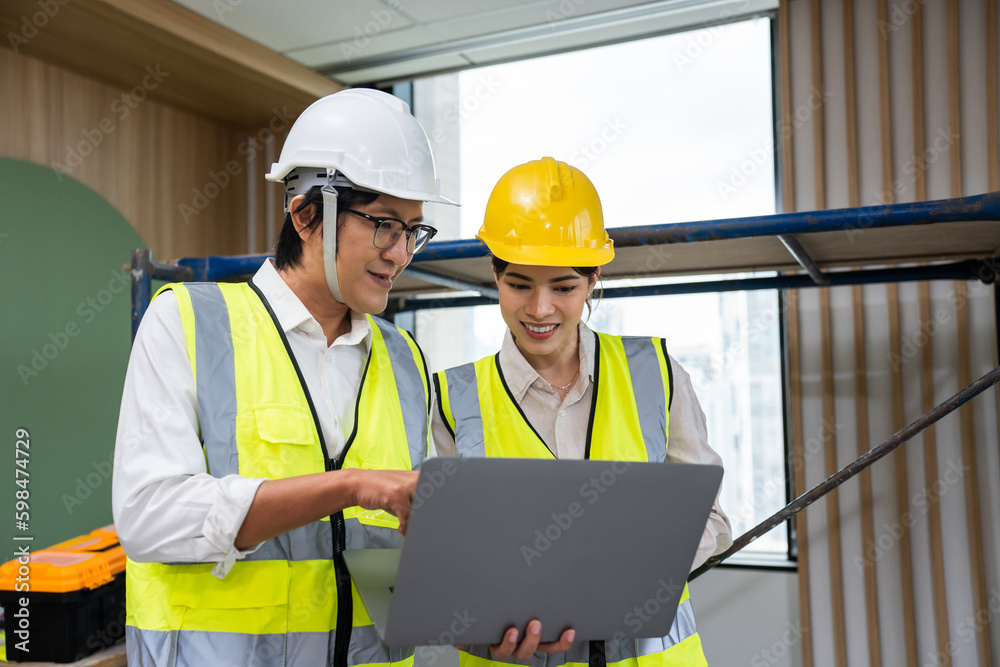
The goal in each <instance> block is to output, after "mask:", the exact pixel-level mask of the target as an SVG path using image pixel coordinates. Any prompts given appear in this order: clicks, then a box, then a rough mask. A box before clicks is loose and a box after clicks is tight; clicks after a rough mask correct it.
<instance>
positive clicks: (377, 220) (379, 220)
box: [344, 208, 438, 255]
mask: <svg viewBox="0 0 1000 667" xmlns="http://www.w3.org/2000/svg"><path fill="white" fill-rule="evenodd" d="M344 212H345V213H353V214H354V215H356V216H358V217H361V218H364V219H365V220H367V221H368V222H371V223H373V224H374V225H375V232H374V233H373V234H372V245H373V246H375V247H376V248H378V249H379V250H386V249H388V248H391V247H392V246H394V245H396V243H397V242H398V241H399V236H395V237H393V238H392V240H391V241H390V242H389V245H386V246H380V245H379V244H378V243H376V242H375V239H376V238H377V237H378V232H379V230H380V229H381V228H382V225H384V224H386V223H393V222H398V223H399V224H400V225H402V226H403V231H401V232H399V233H400V234H406V252H407V253H408V254H410V255H416V254H417V253H418V252H420V251H421V250H423V249H424V248H425V247H426V246H427V244H428V243H429V242H430V240H431V239H432V238H434V236H435V235H436V234H437V232H438V230H437V228H436V227H432V226H431V225H424V224H417V225H410V226H407V224H406V223H405V222H403V221H402V220H400V219H399V218H390V217H378V216H375V215H371V214H369V213H365V212H364V211H358V210H356V209H353V208H345V209H344ZM421 230H423V231H426V232H427V238H426V240H424V241H423V243H421V244H420V247H419V248H417V247H416V243H417V242H416V241H415V240H414V237H413V234H414V233H415V232H417V231H421ZM411 245H412V246H414V247H413V249H411V248H410V246H411Z"/></svg>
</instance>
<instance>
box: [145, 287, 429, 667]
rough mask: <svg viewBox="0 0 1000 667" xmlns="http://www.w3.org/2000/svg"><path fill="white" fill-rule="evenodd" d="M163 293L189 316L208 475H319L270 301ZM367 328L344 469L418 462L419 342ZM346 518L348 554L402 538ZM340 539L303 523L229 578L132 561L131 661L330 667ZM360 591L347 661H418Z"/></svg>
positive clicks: (423, 429)
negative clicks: (385, 630)
mask: <svg viewBox="0 0 1000 667" xmlns="http://www.w3.org/2000/svg"><path fill="white" fill-rule="evenodd" d="M164 289H172V290H174V292H175V294H176V296H177V301H178V305H179V308H180V313H181V321H182V324H183V325H184V331H185V338H186V341H187V346H188V355H189V358H190V359H191V361H192V371H193V374H194V377H195V384H196V390H197V401H198V413H199V425H200V428H201V435H202V439H203V443H204V448H205V457H206V462H207V464H208V470H209V472H210V473H211V474H212V475H213V476H216V477H224V476H226V475H231V474H240V475H242V476H244V477H257V478H260V477H264V478H268V479H279V478H283V477H289V476H294V475H302V474H308V473H314V472H323V471H324V470H325V469H326V464H325V462H324V455H323V446H322V444H321V437H320V433H319V432H318V430H317V428H316V424H315V420H314V417H313V413H312V410H311V407H310V405H309V401H308V399H307V395H306V393H305V391H304V390H303V387H302V384H301V382H300V378H299V375H298V374H297V371H296V369H295V366H294V364H293V362H292V360H291V359H290V358H289V356H288V352H287V350H286V348H285V342H284V340H283V333H282V332H280V331H278V330H277V328H276V327H275V324H274V321H273V320H272V318H271V315H270V313H269V312H268V309H267V307H266V306H265V304H264V303H262V302H261V299H260V297H258V296H257V295H256V294H255V293H254V291H253V289H252V288H251V287H250V286H249V285H246V284H223V285H217V284H208V283H193V284H188V285H170V286H167V287H166V288H164ZM161 291H162V290H161ZM369 323H370V325H371V328H372V343H371V352H370V354H369V358H368V363H367V365H366V366H365V371H364V377H363V379H362V384H361V388H360V390H359V394H358V399H357V401H358V417H357V419H356V423H355V427H354V430H353V433H352V434H351V436H350V438H349V440H348V442H347V443H346V445H345V451H344V453H343V454H342V458H343V461H342V462H341V464H340V466H339V467H341V468H371V469H397V470H409V469H414V468H418V467H419V465H420V463H421V462H422V460H423V458H424V457H425V456H426V454H427V447H428V437H427V413H428V409H429V404H430V401H429V397H430V394H429V387H428V379H427V374H426V368H425V364H424V360H423V356H422V354H421V353H420V350H419V348H418V347H417V346H416V344H415V343H414V342H413V341H412V339H411V338H410V337H409V335H407V334H405V333H404V332H401V331H400V330H398V329H396V328H395V327H394V326H392V325H391V324H389V323H387V322H384V321H382V320H379V319H376V318H373V317H369ZM362 410H364V411H366V412H365V413H364V414H361V411H362ZM344 519H345V521H344V524H345V532H346V535H345V537H346V547H347V548H376V547H385V546H399V545H400V544H401V536H400V535H399V533H398V531H396V530H395V527H396V526H398V521H397V520H396V519H395V517H392V516H391V515H389V514H387V513H385V512H371V511H368V510H364V509H361V508H356V507H352V508H347V509H345V510H344ZM333 537H334V536H333V530H332V526H331V521H330V520H329V519H324V520H322V521H317V522H314V523H311V524H308V525H306V526H302V527H300V528H297V529H295V530H293V531H290V532H288V533H285V534H284V535H279V536H278V537H276V538H274V539H271V540H268V541H267V542H265V543H264V544H263V545H262V546H261V547H260V548H259V549H258V550H257V551H255V552H254V553H253V554H250V555H248V556H247V557H246V558H245V559H243V560H241V561H237V562H236V563H235V564H234V565H233V568H232V569H231V571H230V572H229V574H228V575H227V576H226V577H225V578H224V579H222V580H220V579H217V578H216V577H214V576H213V575H212V574H211V569H212V567H213V564H190V565H185V564H159V563H134V562H132V561H129V563H128V568H127V575H126V576H127V587H126V597H127V601H128V602H127V608H128V621H127V624H128V626H129V627H128V654H129V664H130V665H131V664H135V665H186V664H191V665H202V664H240V665H243V664H261V665H321V664H328V663H329V662H330V660H331V657H332V656H333V655H334V652H333V650H334V641H335V632H334V630H335V627H336V621H337V607H338V605H337V592H336V591H337V581H336V571H335V566H334V564H333V561H332V560H331V559H332V557H333V553H334V551H333V549H334V547H333V541H334V540H333ZM352 592H353V593H354V595H353V597H354V598H355V599H354V600H353V604H352V607H351V611H352V616H353V617H352V618H351V621H352V623H351V625H352V631H351V633H350V643H349V646H348V650H347V665H348V666H349V667H358V666H361V665H385V664H387V663H389V662H397V661H403V662H406V663H410V662H412V650H411V651H409V652H407V651H387V649H386V648H385V647H383V646H382V644H381V642H380V641H379V640H378V637H377V634H376V633H375V631H374V628H373V627H372V625H371V619H369V618H368V615H367V613H366V612H365V608H364V606H363V605H362V604H361V602H360V600H358V599H357V593H356V591H352ZM279 648H280V649H281V650H280V651H278V650H277V649H279ZM241 655H242V656H246V660H244V659H243V658H242V657H240V656H241ZM331 664H332V663H331Z"/></svg>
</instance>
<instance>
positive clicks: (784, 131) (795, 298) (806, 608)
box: [778, 0, 813, 667]
mask: <svg viewBox="0 0 1000 667" xmlns="http://www.w3.org/2000/svg"><path fill="white" fill-rule="evenodd" d="M790 1H791V0H779V3H778V57H779V58H780V63H779V73H780V77H781V121H782V122H781V123H780V125H779V128H780V132H781V135H780V139H781V166H782V169H781V179H782V189H783V204H784V209H785V211H786V212H792V211H794V210H796V209H795V168H794V162H793V157H792V156H793V155H794V153H793V152H792V141H793V132H792V131H791V128H792V120H793V118H792V40H791V35H790V32H789V24H790V23H791V19H790V17H789V15H788V3H789V2H790ZM784 298H785V299H786V300H787V301H786V302H787V306H788V309H787V311H786V312H787V315H786V319H787V322H788V393H789V411H790V413H791V431H792V484H793V485H794V489H795V491H794V494H793V495H798V494H800V493H804V492H805V490H806V471H805V465H806V460H805V444H804V443H805V439H804V436H803V429H802V369H801V363H800V361H799V359H800V356H801V354H802V348H801V344H800V341H799V306H798V304H799V293H798V290H786V291H785V295H784ZM808 530H809V529H808V523H807V519H806V512H804V511H803V512H799V513H798V514H796V515H795V542H796V545H795V546H796V555H797V559H798V568H797V570H798V572H797V575H798V585H799V627H800V628H801V630H802V642H801V644H802V667H812V665H813V641H812V609H811V607H810V605H811V604H812V603H811V596H810V594H809V532H808Z"/></svg>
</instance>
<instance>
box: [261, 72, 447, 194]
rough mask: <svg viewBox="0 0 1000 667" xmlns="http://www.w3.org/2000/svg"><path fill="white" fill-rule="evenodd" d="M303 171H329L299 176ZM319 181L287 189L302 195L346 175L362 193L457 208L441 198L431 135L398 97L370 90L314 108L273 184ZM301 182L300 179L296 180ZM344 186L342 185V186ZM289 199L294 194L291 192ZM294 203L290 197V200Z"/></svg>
mask: <svg viewBox="0 0 1000 667" xmlns="http://www.w3.org/2000/svg"><path fill="white" fill-rule="evenodd" d="M300 167H310V168H318V169H319V170H323V169H325V170H326V173H325V174H323V176H324V177H320V173H322V172H320V173H317V172H315V171H312V170H311V169H310V170H301V169H299V170H298V171H296V173H295V174H292V172H293V171H295V170H296V169H298V168H300ZM306 172H308V173H310V175H311V176H315V178H316V180H315V182H312V181H313V179H312V178H310V179H309V180H310V183H308V184H307V183H305V182H299V183H294V184H292V183H286V190H287V187H288V186H289V185H291V186H292V187H295V186H298V187H295V191H294V193H295V194H302V193H304V192H305V190H308V187H303V186H309V185H320V184H325V183H326V182H327V177H328V178H331V179H332V178H334V177H336V175H337V174H338V173H339V174H342V175H343V177H345V178H346V179H347V180H348V181H350V183H351V184H353V185H354V186H356V187H357V188H359V189H362V190H371V191H374V192H378V193H382V194H388V195H393V196H395V197H399V198H401V199H411V200H415V201H426V202H436V203H441V204H453V205H454V204H456V202H454V201H452V200H450V199H447V198H446V197H442V196H441V182H440V181H439V180H438V179H437V174H436V172H435V169H434V154H433V152H432V151H431V145H430V141H429V140H428V139H427V133H426V132H424V128H422V127H421V126H420V123H418V122H417V119H416V118H414V117H413V115H412V114H410V107H409V106H408V105H407V104H406V102H404V101H402V100H401V99H399V98H398V97H394V96H392V95H389V94H388V93H383V92H381V91H378V90H371V89H366V88H357V89H348V90H342V91H340V92H339V93H334V94H333V95H327V96H326V97H324V98H322V99H319V100H317V101H316V102H313V103H312V104H311V105H310V106H309V108H308V109H306V110H305V111H303V112H302V115H300V116H299V117H298V119H297V120H296V121H295V124H294V125H292V129H291V130H289V132H288V137H287V138H286V139H285V144H284V146H282V148H281V157H280V158H279V159H278V162H276V163H274V164H273V165H271V172H270V173H269V174H267V177H266V178H267V180H269V181H279V182H283V181H285V179H286V177H288V176H289V175H290V174H291V175H292V176H293V177H294V176H296V175H298V176H300V177H303V176H305V173H306ZM296 180H299V179H296ZM338 184H339V183H338ZM286 194H292V193H291V192H286ZM286 199H290V197H286Z"/></svg>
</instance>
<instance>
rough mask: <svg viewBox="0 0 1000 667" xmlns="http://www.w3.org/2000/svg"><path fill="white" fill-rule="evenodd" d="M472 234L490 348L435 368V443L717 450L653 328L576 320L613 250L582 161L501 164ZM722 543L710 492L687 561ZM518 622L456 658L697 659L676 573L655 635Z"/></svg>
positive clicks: (640, 662) (725, 528)
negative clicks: (499, 339) (489, 276)
mask: <svg viewBox="0 0 1000 667" xmlns="http://www.w3.org/2000/svg"><path fill="white" fill-rule="evenodd" d="M477 237H478V238H479V239H480V240H481V241H483V242H484V243H486V245H487V246H488V247H489V249H490V251H491V253H492V255H493V258H492V261H493V273H494V279H495V280H496V283H497V289H498V292H499V301H500V312H501V313H502V315H503V319H504V322H505V323H506V324H507V328H508V331H507V332H506V334H505V336H504V342H503V344H502V346H501V348H500V352H499V354H496V355H493V356H489V357H485V358H483V359H480V360H479V361H477V362H474V363H470V364H465V365H464V366H458V367H455V368H451V369H448V370H446V371H442V372H440V373H437V374H436V376H435V381H434V384H435V390H436V392H437V404H438V408H439V409H438V411H437V414H435V415H434V417H435V422H434V426H433V428H434V442H435V445H436V447H437V452H438V454H439V455H442V456H463V457H477V456H501V457H520V458H533V457H538V458H559V459H584V458H593V459H603V460H626V461H665V460H670V461H675V462H687V463H709V464H716V465H719V464H721V462H722V461H721V459H720V458H719V456H718V455H717V454H716V453H715V452H714V451H712V449H711V448H710V447H709V445H708V442H707V428H706V425H705V416H704V413H703V412H702V410H701V407H700V405H699V404H698V399H697V397H696V396H695V393H694V389H693V388H692V385H691V379H690V377H689V376H688V374H687V373H686V372H685V371H684V369H682V368H681V367H680V365H679V364H678V363H677V362H676V361H674V360H673V359H672V358H671V357H669V356H668V354H667V349H666V344H665V343H664V341H663V339H662V338H650V337H645V338H640V337H620V336H612V335H608V334H603V333H597V332H594V331H592V330H591V329H590V328H589V327H587V325H586V324H585V323H584V322H583V320H582V317H583V311H584V308H588V309H589V305H590V296H591V294H592V292H593V289H594V286H595V285H596V283H597V280H598V278H599V277H600V267H601V266H602V265H604V264H607V263H608V262H610V261H611V260H612V259H614V246H613V243H612V242H611V239H610V238H609V237H608V234H607V232H606V231H605V229H604V215H603V212H602V210H601V201H600V198H599V197H598V195H597V191H596V189H595V188H594V185H593V184H592V183H591V182H590V179H588V178H587V176H586V175H585V174H584V173H583V172H582V171H580V170H579V169H576V168H575V167H572V166H570V165H568V164H566V163H564V162H559V161H557V160H555V159H553V158H550V157H546V158H542V159H541V160H535V161H532V162H528V163H526V164H522V165H519V166H517V167H514V168H513V169H511V170H510V171H508V172H507V173H506V174H504V175H503V176H502V177H501V179H500V181H499V182H498V183H497V185H496V187H495V188H494V189H493V193H492V194H491V195H490V198H489V201H488V202H487V205H486V215H485V220H484V222H483V226H482V228H481V229H480V230H479V234H478V235H477ZM651 424H654V425H655V426H653V427H651ZM668 441H669V448H668V446H667V445H668ZM656 511H662V508H654V509H653V510H652V512H653V513H651V515H650V516H651V518H653V519H655V512H656ZM655 529H656V528H655V524H654V522H652V521H651V523H650V530H655ZM731 543H732V538H731V536H730V526H729V520H728V519H727V518H726V516H725V514H723V512H722V511H721V510H720V509H719V506H718V498H716V502H715V505H714V506H713V508H712V513H711V516H710V518H709V521H708V524H707V525H706V527H705V532H704V534H703V537H702V541H701V544H700V546H699V549H698V553H697V555H696V557H695V561H694V563H693V565H692V569H694V568H695V567H697V566H699V565H700V564H701V563H703V562H704V561H705V560H707V559H708V558H709V557H710V556H712V555H713V554H715V553H719V552H721V551H723V550H725V549H726V548H728V547H729V545H730V544H731ZM524 632H525V634H524V636H523V638H522V637H519V635H518V629H517V628H511V629H510V630H508V631H507V633H506V635H505V636H504V638H503V641H502V643H500V644H498V645H495V646H491V647H487V646H469V647H466V648H464V649H463V650H462V651H461V652H460V659H461V664H462V665H463V667H488V665H489V664H490V663H491V662H497V663H500V662H504V663H509V662H511V661H514V662H520V663H524V664H535V663H537V662H538V660H537V659H535V658H533V656H534V653H535V651H536V650H538V651H543V652H546V653H551V654H553V655H550V656H549V657H548V659H547V661H546V663H545V664H546V667H559V666H560V665H563V664H567V663H575V664H578V663H583V664H588V663H589V664H590V665H595V664H600V665H604V664H608V665H611V666H612V667H654V666H655V667H667V666H671V665H684V666H685V667H690V666H692V665H704V664H706V662H705V656H704V653H703V652H702V647H701V639H700V638H699V636H698V633H697V631H696V627H695V619H694V612H693V610H692V607H691V602H690V599H689V597H688V592H687V588H686V587H685V589H684V592H683V594H682V596H681V602H680V607H679V608H678V611H677V616H676V619H675V620H674V625H673V627H672V628H671V631H670V633H669V634H668V635H667V636H665V637H663V638H661V639H656V640H649V639H643V640H634V639H633V640H608V641H604V642H581V643H580V644H579V645H574V644H572V642H573V634H572V631H567V632H565V633H563V635H562V637H561V638H560V641H558V642H554V643H551V644H541V645H539V643H538V642H539V636H540V633H541V627H540V624H539V623H538V621H532V622H531V623H529V624H528V627H527V628H525V629H524Z"/></svg>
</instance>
